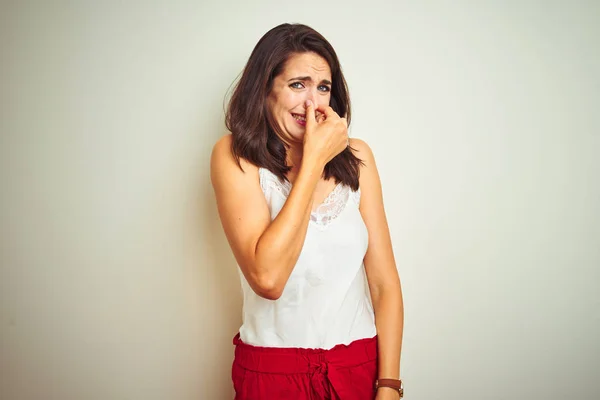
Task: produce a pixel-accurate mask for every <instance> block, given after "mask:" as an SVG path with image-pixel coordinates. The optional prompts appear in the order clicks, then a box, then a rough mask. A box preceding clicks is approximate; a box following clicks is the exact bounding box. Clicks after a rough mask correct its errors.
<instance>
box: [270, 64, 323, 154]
mask: <svg viewBox="0 0 600 400" xmlns="http://www.w3.org/2000/svg"><path fill="white" fill-rule="evenodd" d="M330 98H331V69H330V68H329V64H328V63H327V61H326V60H325V59H324V58H323V57H321V56H319V55H318V54H316V53H312V52H310V53H298V54H295V55H292V56H291V57H290V58H289V60H288V61H287V63H286V64H285V65H284V68H283V71H282V72H281V74H279V75H278V76H277V77H275V78H274V79H273V89H272V90H271V93H269V98H268V102H267V104H268V106H269V107H270V109H271V114H272V115H273V118H274V119H275V121H276V122H277V123H278V124H279V126H280V128H281V130H282V133H283V135H284V137H282V139H283V140H284V142H287V143H294V142H296V143H298V142H299V143H302V140H303V137H304V131H305V129H306V100H311V101H312V102H313V104H314V105H315V109H316V108H318V107H320V106H328V105H329V100H330ZM316 115H317V119H319V118H320V116H321V113H320V112H319V111H317V112H316Z"/></svg>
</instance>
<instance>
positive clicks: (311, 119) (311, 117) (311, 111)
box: [305, 100, 317, 126]
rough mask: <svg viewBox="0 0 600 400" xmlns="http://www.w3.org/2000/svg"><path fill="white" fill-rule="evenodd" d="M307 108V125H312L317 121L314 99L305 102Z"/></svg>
mask: <svg viewBox="0 0 600 400" xmlns="http://www.w3.org/2000/svg"><path fill="white" fill-rule="evenodd" d="M305 106H306V107H305V108H306V126H310V125H312V124H314V123H316V122H317V121H316V120H315V106H314V105H313V103H312V101H310V100H306V103H305Z"/></svg>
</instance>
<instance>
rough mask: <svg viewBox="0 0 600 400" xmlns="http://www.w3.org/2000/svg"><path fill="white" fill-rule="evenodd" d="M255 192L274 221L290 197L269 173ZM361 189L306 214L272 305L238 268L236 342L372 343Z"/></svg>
mask: <svg viewBox="0 0 600 400" xmlns="http://www.w3.org/2000/svg"><path fill="white" fill-rule="evenodd" d="M259 177H260V186H261V188H262V191H263V193H264V195H265V198H266V200H267V204H268V206H269V210H270V213H271V220H273V219H275V217H276V216H277V214H278V213H279V211H281V208H282V207H283V205H284V204H285V201H286V199H287V197H288V195H289V193H290V190H291V189H292V185H291V183H290V182H288V181H282V180H280V179H279V178H278V177H277V176H276V175H275V174H273V173H272V172H270V171H269V170H267V169H264V168H260V169H259ZM359 201H360V189H359V190H358V191H353V190H352V189H351V188H350V187H348V186H346V185H343V184H341V183H340V184H338V185H337V186H336V187H335V189H334V190H333V191H332V192H331V193H330V194H329V196H328V197H327V198H326V199H325V200H324V202H323V203H322V204H321V205H320V206H319V207H318V209H317V210H316V211H314V212H312V213H311V216H310V222H309V225H308V231H307V233H306V238H305V240H304V245H303V247H302V250H301V253H300V256H299V257H298V261H297V262H296V265H295V266H294V269H293V271H292V273H291V275H290V277H289V279H288V281H287V283H286V285H285V288H284V290H283V294H282V295H281V297H280V298H279V299H277V300H269V299H265V298H263V297H260V296H258V295H257V294H256V293H255V292H254V291H253V290H252V288H251V287H250V285H249V284H248V282H247V281H246V278H245V277H244V275H243V273H242V272H241V270H240V269H239V268H238V271H239V275H240V279H241V283H242V291H243V299H244V303H243V312H242V319H243V323H242V326H241V328H240V332H239V333H240V339H241V340H242V341H243V342H245V343H247V344H250V345H254V346H262V347H299V348H318V349H330V348H332V347H334V346H335V345H338V344H349V343H351V342H352V341H354V340H358V339H364V338H371V337H373V336H375V334H376V330H375V318H374V313H373V306H372V303H371V297H370V294H369V287H368V285H367V279H366V274H365V269H364V264H363V258H364V256H365V253H366V251H367V245H368V232H367V227H366V225H365V223H364V221H363V219H362V216H361V214H360V211H359V209H358V206H359Z"/></svg>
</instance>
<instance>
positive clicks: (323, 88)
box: [319, 85, 331, 92]
mask: <svg viewBox="0 0 600 400" xmlns="http://www.w3.org/2000/svg"><path fill="white" fill-rule="evenodd" d="M319 90H320V91H321V92H330V91H331V88H330V87H329V86H326V85H321V86H319Z"/></svg>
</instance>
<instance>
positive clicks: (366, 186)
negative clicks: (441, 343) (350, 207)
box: [350, 139, 404, 398]
mask: <svg viewBox="0 0 600 400" xmlns="http://www.w3.org/2000/svg"><path fill="white" fill-rule="evenodd" d="M350 142H351V146H352V147H353V148H355V149H356V150H357V156H358V158H360V159H361V160H363V161H364V163H365V165H364V167H362V168H361V175H360V186H361V201H360V211H361V215H362V216H363V219H364V221H365V224H366V225H367V230H368V232H369V247H368V250H367V254H366V255H365V259H364V262H365V271H366V273H367V280H368V282H369V289H370V292H371V298H372V300H373V309H374V311H375V325H376V327H377V337H378V347H379V376H378V378H390V379H399V377H400V352H401V349H402V335H403V329H404V306H403V300H402V290H401V286H400V278H399V276H398V270H397V269H396V261H395V259H394V253H393V250H392V241H391V238H390V232H389V228H388V223H387V218H386V215H385V210H384V206H383V195H382V189H381V182H380V179H379V173H378V172H377V167H376V165H375V159H374V157H373V153H372V152H371V149H370V148H369V146H368V145H367V144H366V143H365V142H363V141H361V140H358V139H353V140H351V141H350ZM388 392H391V393H388ZM388 395H389V396H390V398H393V397H394V396H393V395H395V396H396V397H395V398H397V396H398V393H397V392H396V393H394V392H393V389H390V388H380V389H379V390H378V396H380V397H381V396H388ZM380 397H378V398H380Z"/></svg>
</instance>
